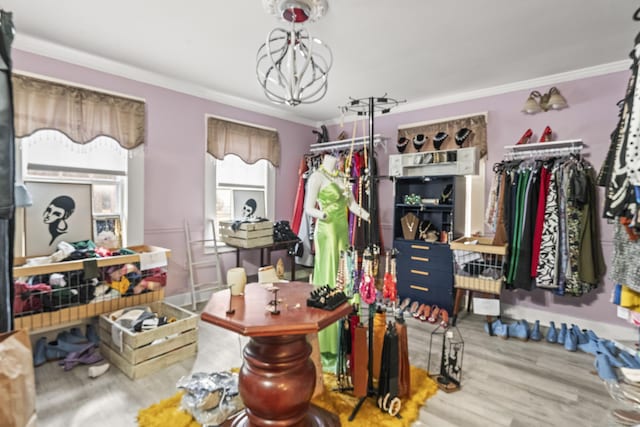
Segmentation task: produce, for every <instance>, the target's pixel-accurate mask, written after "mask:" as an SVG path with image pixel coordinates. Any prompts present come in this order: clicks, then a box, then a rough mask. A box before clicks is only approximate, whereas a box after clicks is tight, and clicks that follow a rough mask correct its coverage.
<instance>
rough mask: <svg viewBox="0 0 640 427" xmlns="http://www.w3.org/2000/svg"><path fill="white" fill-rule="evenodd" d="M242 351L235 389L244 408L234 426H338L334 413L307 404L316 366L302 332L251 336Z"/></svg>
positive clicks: (313, 382) (312, 386)
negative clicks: (298, 333) (241, 361)
mask: <svg viewBox="0 0 640 427" xmlns="http://www.w3.org/2000/svg"><path fill="white" fill-rule="evenodd" d="M243 354H244V363H243V365H242V369H241V370H240V376H239V381H238V388H239V391H240V396H241V397H242V401H243V402H244V404H245V406H246V410H245V412H244V414H242V415H240V416H239V417H238V418H236V419H235V420H234V421H233V423H232V425H233V427H244V426H247V427H289V426H296V427H298V426H300V427H316V426H317V427H320V426H339V425H340V420H339V419H338V417H337V416H335V415H333V414H330V413H329V412H327V411H325V410H324V409H321V408H319V407H317V406H315V405H310V403H309V402H310V400H311V395H312V394H313V390H314V386H315V367H314V366H313V362H312V361H311V359H310V358H309V356H310V355H311V346H310V345H309V344H308V343H307V340H306V336H305V335H285V336H274V337H252V338H251V340H250V341H249V343H248V344H247V346H246V347H245V348H244V352H243Z"/></svg>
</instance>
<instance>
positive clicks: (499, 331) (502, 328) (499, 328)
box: [484, 319, 509, 339]
mask: <svg viewBox="0 0 640 427" xmlns="http://www.w3.org/2000/svg"><path fill="white" fill-rule="evenodd" d="M489 326H491V330H489ZM507 328H508V327H507V325H506V324H504V323H502V320H500V319H496V320H494V321H493V322H491V325H489V323H488V322H486V323H485V324H484V331H485V332H486V333H487V334H489V335H495V336H498V337H500V338H503V339H507V338H509V333H508V329H507Z"/></svg>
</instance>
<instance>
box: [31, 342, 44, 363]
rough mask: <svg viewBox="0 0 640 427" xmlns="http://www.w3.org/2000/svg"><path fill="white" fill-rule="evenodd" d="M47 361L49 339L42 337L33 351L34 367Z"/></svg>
mask: <svg viewBox="0 0 640 427" xmlns="http://www.w3.org/2000/svg"><path fill="white" fill-rule="evenodd" d="M46 361H47V338H46V337H42V338H40V339H38V341H36V345H35V349H34V350H33V366H40V365H42V364H43V363H45V362H46Z"/></svg>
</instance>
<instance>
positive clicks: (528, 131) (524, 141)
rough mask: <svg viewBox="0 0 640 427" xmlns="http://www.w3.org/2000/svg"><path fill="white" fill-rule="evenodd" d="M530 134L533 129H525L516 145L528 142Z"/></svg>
mask: <svg viewBox="0 0 640 427" xmlns="http://www.w3.org/2000/svg"><path fill="white" fill-rule="evenodd" d="M531 135H533V131H532V130H531V129H527V131H526V132H525V133H524V135H522V138H520V141H518V142H517V143H516V145H520V144H526V143H528V142H529V139H531Z"/></svg>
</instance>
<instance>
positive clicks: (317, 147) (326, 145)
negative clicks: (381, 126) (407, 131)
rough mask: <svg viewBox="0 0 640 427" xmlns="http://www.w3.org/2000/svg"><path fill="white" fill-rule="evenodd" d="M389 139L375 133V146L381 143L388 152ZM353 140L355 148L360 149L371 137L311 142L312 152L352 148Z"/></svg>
mask: <svg viewBox="0 0 640 427" xmlns="http://www.w3.org/2000/svg"><path fill="white" fill-rule="evenodd" d="M387 139H388V138H386V137H384V136H382V135H380V134H375V135H373V146H374V148H377V147H378V146H379V145H380V146H382V148H383V149H384V152H385V153H386V152H387ZM352 141H353V149H354V150H359V149H360V148H362V147H363V146H364V145H365V144H368V143H369V137H368V136H359V137H357V138H355V139H352V138H347V139H343V140H340V141H327V142H320V143H317V144H311V146H310V147H311V152H312V153H322V152H325V151H333V150H344V149H350V148H351V142H352Z"/></svg>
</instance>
